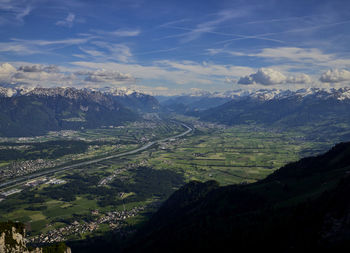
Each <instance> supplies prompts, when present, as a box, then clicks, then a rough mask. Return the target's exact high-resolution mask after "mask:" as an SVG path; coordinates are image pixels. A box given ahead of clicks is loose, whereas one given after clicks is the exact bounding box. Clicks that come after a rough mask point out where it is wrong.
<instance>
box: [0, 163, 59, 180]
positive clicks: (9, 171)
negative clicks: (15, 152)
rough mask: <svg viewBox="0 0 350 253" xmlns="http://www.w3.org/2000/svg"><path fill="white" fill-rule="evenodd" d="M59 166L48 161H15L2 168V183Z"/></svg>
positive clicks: (0, 168)
mask: <svg viewBox="0 0 350 253" xmlns="http://www.w3.org/2000/svg"><path fill="white" fill-rule="evenodd" d="M57 165H58V164H57V163H56V162H55V161H52V160H47V159H36V160H27V161H14V162H11V163H10V164H9V165H7V166H3V167H0V179H1V180H0V181H3V180H6V179H10V178H16V177H19V176H23V175H28V174H31V173H33V172H36V171H38V170H41V169H44V168H52V167H55V166H57Z"/></svg>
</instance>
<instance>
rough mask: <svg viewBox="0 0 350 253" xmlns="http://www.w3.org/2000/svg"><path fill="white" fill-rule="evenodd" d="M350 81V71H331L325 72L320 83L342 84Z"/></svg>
mask: <svg viewBox="0 0 350 253" xmlns="http://www.w3.org/2000/svg"><path fill="white" fill-rule="evenodd" d="M349 80H350V71H348V70H345V69H330V70H327V71H326V72H324V73H323V74H322V75H321V77H320V81H321V82H323V83H340V82H343V81H349Z"/></svg>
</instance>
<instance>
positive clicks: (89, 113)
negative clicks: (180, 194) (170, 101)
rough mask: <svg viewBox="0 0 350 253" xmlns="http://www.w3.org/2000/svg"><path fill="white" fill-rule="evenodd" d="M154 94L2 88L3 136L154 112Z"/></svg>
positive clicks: (116, 121) (103, 122) (117, 120)
mask: <svg viewBox="0 0 350 253" xmlns="http://www.w3.org/2000/svg"><path fill="white" fill-rule="evenodd" d="M158 109H159V103H158V101H157V100H156V99H154V98H153V97H152V96H149V95H144V94H140V93H136V92H132V93H131V94H126V93H123V92H120V93H110V92H107V93H103V92H100V91H92V90H88V89H82V90H79V89H75V88H35V89H29V90H25V89H16V88H4V87H0V136H32V135H41V134H45V133H47V132H48V131H56V130H62V129H81V128H95V127H101V126H109V125H118V124H121V123H122V122H125V121H133V120H137V119H138V118H139V117H140V115H139V113H141V112H155V111H157V110H158Z"/></svg>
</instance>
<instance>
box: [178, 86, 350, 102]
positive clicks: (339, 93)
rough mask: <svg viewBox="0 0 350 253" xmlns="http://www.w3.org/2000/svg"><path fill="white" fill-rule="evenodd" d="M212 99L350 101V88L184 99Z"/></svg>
mask: <svg viewBox="0 0 350 253" xmlns="http://www.w3.org/2000/svg"><path fill="white" fill-rule="evenodd" d="M185 96H188V97H208V98H209V97H211V98H215V97H216V98H231V99H241V98H256V99H259V100H272V99H285V98H290V97H299V98H305V97H308V96H315V97H318V98H323V99H328V98H335V99H338V100H345V99H350V88H348V87H347V88H339V89H335V88H332V89H321V88H305V89H299V90H296V91H291V90H282V89H261V90H255V91H249V90H242V89H239V90H230V91H225V92H213V93H210V92H206V91H203V92H201V91H196V92H195V93H190V94H187V95H186V94H184V95H182V97H185Z"/></svg>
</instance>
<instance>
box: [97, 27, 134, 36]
mask: <svg viewBox="0 0 350 253" xmlns="http://www.w3.org/2000/svg"><path fill="white" fill-rule="evenodd" d="M92 32H94V33H96V34H99V35H105V36H111V37H136V36H138V35H139V34H140V33H141V30H140V29H117V30H114V31H103V30H92Z"/></svg>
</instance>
